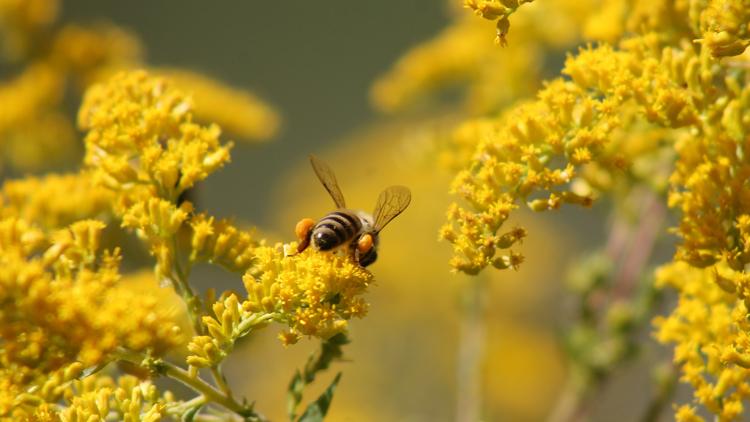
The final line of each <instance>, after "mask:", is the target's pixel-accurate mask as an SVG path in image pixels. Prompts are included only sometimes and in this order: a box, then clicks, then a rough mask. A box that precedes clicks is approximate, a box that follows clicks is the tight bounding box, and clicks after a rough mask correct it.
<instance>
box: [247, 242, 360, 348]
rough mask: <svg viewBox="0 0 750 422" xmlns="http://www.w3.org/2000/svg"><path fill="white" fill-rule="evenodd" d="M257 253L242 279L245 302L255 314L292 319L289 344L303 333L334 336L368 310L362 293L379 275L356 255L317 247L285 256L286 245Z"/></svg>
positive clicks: (285, 320)
mask: <svg viewBox="0 0 750 422" xmlns="http://www.w3.org/2000/svg"><path fill="white" fill-rule="evenodd" d="M288 247H289V248H290V249H292V250H293V249H294V248H295V247H296V245H294V244H292V245H288ZM255 255H256V260H255V262H254V263H253V265H252V266H251V267H250V269H249V270H248V271H247V273H245V276H244V277H243V279H242V281H243V282H244V283H245V289H246V290H247V294H248V296H247V300H246V301H245V302H243V303H242V307H243V309H244V310H245V311H246V312H250V313H251V314H255V313H266V314H273V319H274V320H275V321H278V322H281V323H283V324H286V325H287V326H288V327H289V331H287V332H285V333H283V334H282V336H281V339H282V341H283V342H284V344H291V343H295V342H296V341H297V340H298V339H299V338H300V337H302V336H314V337H318V338H322V339H328V338H330V337H333V336H334V335H336V334H338V333H341V332H345V331H346V329H347V321H348V320H349V319H351V318H362V317H363V316H365V314H366V313H367V308H368V304H367V302H366V301H365V300H364V298H362V295H363V294H364V293H365V292H366V291H367V288H368V286H369V285H370V284H372V283H373V277H372V274H371V273H370V272H369V271H367V270H366V269H364V268H362V267H360V266H359V265H358V264H357V263H355V262H354V261H353V260H352V259H350V257H348V256H341V255H338V254H332V253H321V252H318V251H315V250H314V249H313V248H308V249H307V250H305V251H304V252H302V253H299V254H296V255H292V256H284V252H283V248H282V247H281V245H276V246H275V247H268V246H265V247H259V248H257V249H256V250H255Z"/></svg>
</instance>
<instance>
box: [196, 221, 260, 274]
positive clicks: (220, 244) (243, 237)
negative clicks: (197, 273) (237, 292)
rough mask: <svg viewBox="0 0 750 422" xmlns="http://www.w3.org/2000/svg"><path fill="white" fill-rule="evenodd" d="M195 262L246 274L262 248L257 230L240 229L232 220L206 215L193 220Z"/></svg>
mask: <svg viewBox="0 0 750 422" xmlns="http://www.w3.org/2000/svg"><path fill="white" fill-rule="evenodd" d="M190 227H191V229H192V235H191V245H190V246H191V249H192V250H191V252H190V260H191V261H192V262H199V261H208V262H210V263H213V264H217V265H221V266H222V267H224V268H227V269H229V270H230V271H235V272H240V273H244V272H245V271H246V270H247V269H248V268H249V267H250V265H252V263H253V259H254V258H255V248H256V247H257V246H258V245H259V243H258V241H257V240H256V239H255V236H254V232H253V231H247V230H240V229H238V228H237V227H235V226H234V225H232V223H231V222H230V221H229V220H224V219H222V220H218V221H216V219H214V218H213V217H209V216H208V215H206V214H198V215H195V216H193V217H192V218H191V219H190Z"/></svg>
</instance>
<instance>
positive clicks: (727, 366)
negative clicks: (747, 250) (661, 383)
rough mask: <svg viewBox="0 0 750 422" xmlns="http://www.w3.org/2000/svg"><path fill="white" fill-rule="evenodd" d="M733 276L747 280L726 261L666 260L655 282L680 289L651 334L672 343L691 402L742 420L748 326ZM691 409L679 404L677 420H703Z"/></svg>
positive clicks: (749, 359)
mask: <svg viewBox="0 0 750 422" xmlns="http://www.w3.org/2000/svg"><path fill="white" fill-rule="evenodd" d="M737 278H740V279H742V280H747V275H744V274H736V273H735V272H734V271H732V270H731V269H730V268H728V267H727V266H726V265H719V266H717V267H716V268H713V269H701V268H695V267H692V266H690V265H689V264H687V263H685V262H673V263H670V264H667V265H665V266H663V267H661V268H660V269H659V270H658V271H657V273H656V282H657V286H659V287H666V286H668V287H671V288H673V289H676V290H677V291H678V292H679V293H680V299H679V303H678V304H677V307H676V308H675V310H674V311H673V312H672V314H671V315H669V316H667V317H657V318H656V320H655V324H656V327H657V332H656V336H657V338H658V339H659V341H662V342H665V343H667V342H669V343H675V351H674V358H675V361H676V362H678V363H680V364H681V365H682V380H683V381H685V382H689V383H690V384H691V385H692V386H693V388H694V390H695V398H696V401H697V402H698V403H700V404H701V405H702V406H704V407H705V408H707V409H708V410H709V411H711V412H712V413H714V414H716V415H718V416H719V418H720V420H736V419H739V418H741V417H742V413H743V411H744V409H745V406H744V404H743V401H744V400H746V399H747V398H748V397H750V385H748V378H749V377H750V371H748V368H750V355H748V353H747V350H748V347H749V346H750V335H749V333H750V324H749V323H748V320H747V315H748V307H747V304H746V302H745V301H743V300H737V296H736V294H735V288H736V287H735V284H734V282H735V281H734V280H733V279H737ZM745 283H746V282H745ZM694 412H695V409H693V408H690V407H689V406H684V407H683V408H681V409H680V411H679V412H678V414H677V417H678V420H690V417H692V418H693V420H702V419H699V418H698V416H696V415H695V414H694ZM689 415H692V416H689Z"/></svg>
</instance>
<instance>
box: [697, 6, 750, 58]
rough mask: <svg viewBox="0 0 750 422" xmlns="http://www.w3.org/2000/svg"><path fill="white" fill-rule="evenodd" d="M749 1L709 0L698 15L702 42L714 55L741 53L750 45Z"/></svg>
mask: <svg viewBox="0 0 750 422" xmlns="http://www.w3.org/2000/svg"><path fill="white" fill-rule="evenodd" d="M748 22H750V2H749V1H747V0H710V1H709V2H708V7H707V8H706V9H705V10H704V11H703V12H702V13H701V15H700V26H701V29H702V30H703V39H702V42H703V44H704V45H705V46H706V47H707V48H708V49H709V50H710V51H711V54H712V55H713V56H714V57H723V56H736V55H739V54H742V52H744V51H745V49H746V48H747V46H748V45H750V24H748Z"/></svg>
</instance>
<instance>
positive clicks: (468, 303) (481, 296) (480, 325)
mask: <svg viewBox="0 0 750 422" xmlns="http://www.w3.org/2000/svg"><path fill="white" fill-rule="evenodd" d="M469 283H470V285H469V287H468V289H467V290H466V291H465V294H464V298H463V307H462V308H463V309H462V313H463V315H462V321H461V334H460V335H461V340H460V342H459V350H458V373H457V393H458V397H457V403H456V421H458V422H476V421H478V420H481V414H482V362H483V361H484V347H485V311H486V300H485V296H486V289H487V287H486V284H487V283H486V281H485V280H484V279H483V278H482V277H472V278H471V279H470V280H469Z"/></svg>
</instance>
